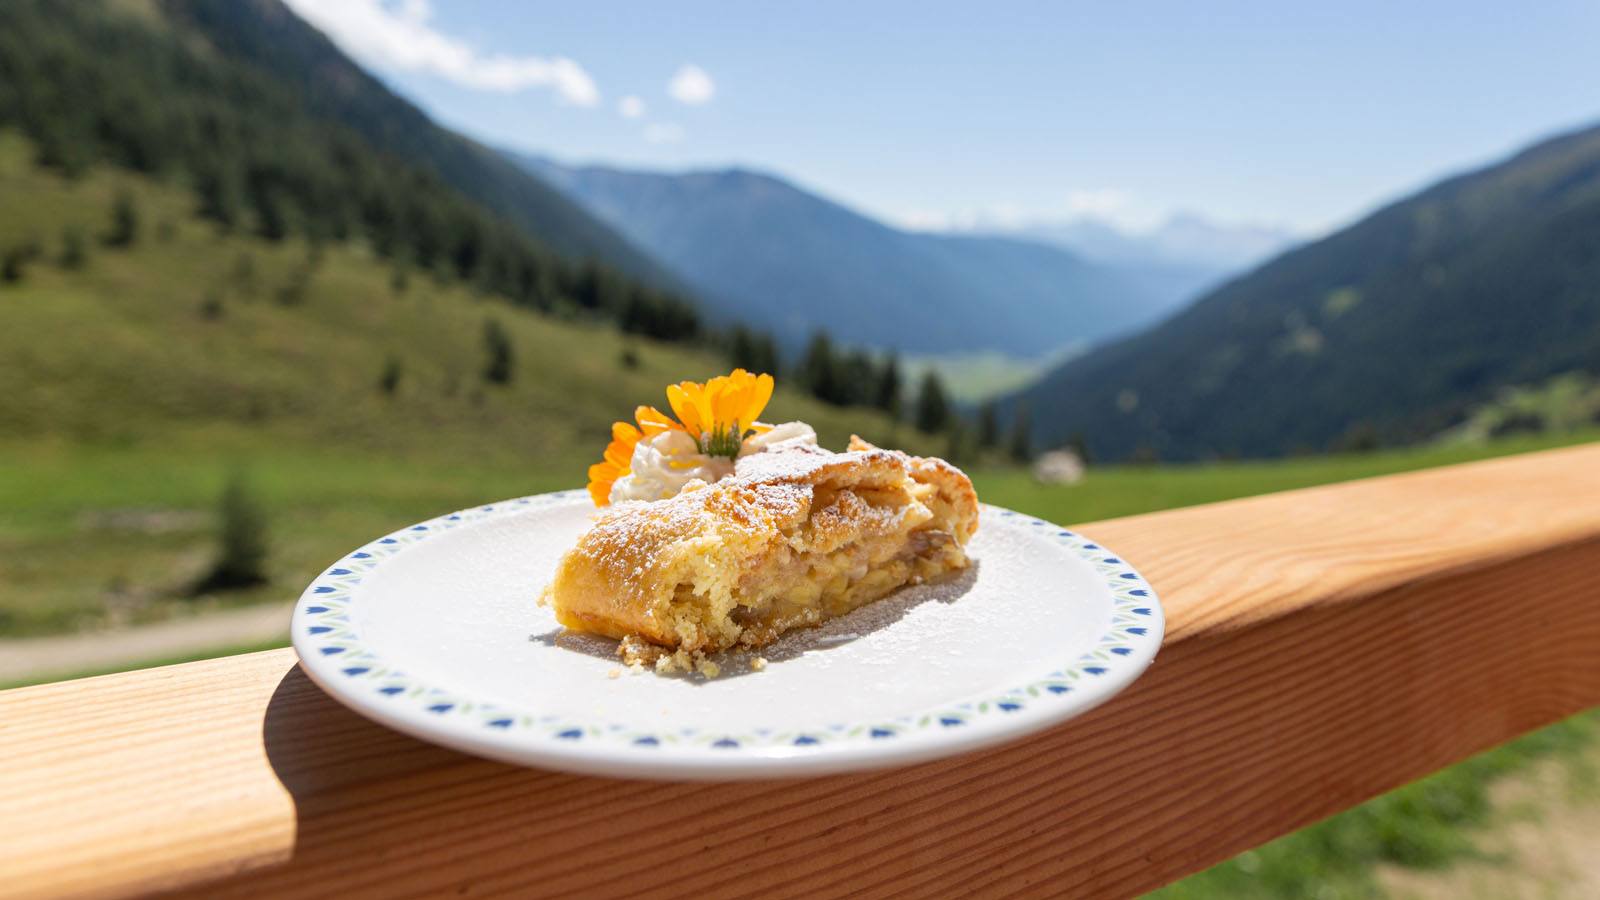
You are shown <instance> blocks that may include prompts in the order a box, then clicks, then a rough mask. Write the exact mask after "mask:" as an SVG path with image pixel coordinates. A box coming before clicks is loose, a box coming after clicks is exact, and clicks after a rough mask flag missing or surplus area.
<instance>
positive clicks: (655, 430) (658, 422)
mask: <svg viewBox="0 0 1600 900" xmlns="http://www.w3.org/2000/svg"><path fill="white" fill-rule="evenodd" d="M633 419H634V421H635V422H638V423H639V429H640V431H642V432H643V433H644V436H645V437H655V436H656V435H658V434H660V433H661V432H663V431H674V430H676V431H682V430H683V426H682V425H679V424H678V423H677V422H674V421H673V420H672V417H671V416H669V415H667V414H666V413H664V412H662V411H661V410H659V409H656V408H655V407H654V406H641V407H638V408H637V409H635V410H634V411H633Z"/></svg>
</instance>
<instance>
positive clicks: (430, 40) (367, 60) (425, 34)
mask: <svg viewBox="0 0 1600 900" xmlns="http://www.w3.org/2000/svg"><path fill="white" fill-rule="evenodd" d="M286 2H287V3H288V4H289V6H290V7H291V8H292V9H293V10H294V11H295V12H296V13H298V14H299V15H300V16H301V17H302V18H304V19H305V20H306V21H308V22H310V23H311V24H312V25H315V26H316V27H317V28H318V29H320V30H321V31H323V32H324V33H325V34H327V35H328V37H329V38H331V39H332V40H333V42H334V43H336V44H338V45H339V47H340V48H341V49H343V50H344V51H345V52H346V53H349V54H350V55H351V56H353V57H355V58H356V59H357V60H358V61H360V62H362V63H364V64H366V65H370V66H373V67H375V68H390V69H400V70H404V71H409V72H430V73H432V74H434V75H438V76H440V77H443V78H446V79H449V80H450V81H453V82H455V83H456V84H460V85H464V86H466V87H469V88H475V89H477V90H483V91H496V92H499V93H515V92H517V91H523V90H529V89H533V88H548V89H550V90H553V91H554V92H555V93H556V96H558V97H560V98H561V99H562V101H564V102H566V103H571V104H573V105H575V106H594V105H596V104H598V103H599V102H600V89H599V88H598V87H596V86H595V83H594V79H593V78H590V77H589V73H588V72H586V71H584V69H583V67H582V66H580V65H578V64H577V63H576V62H573V61H572V60H570V59H567V58H566V57H563V56H555V57H541V56H509V55H506V54H502V53H494V54H487V55H485V54H482V53H479V52H478V51H477V50H476V49H474V48H473V47H472V46H471V45H470V44H468V43H466V42H465V41H461V40H459V39H457V38H453V37H450V36H449V35H447V34H443V33H441V32H439V31H437V30H435V29H434V28H433V26H432V25H430V24H429V22H430V20H431V19H432V18H433V9H432V7H430V6H429V4H428V0H400V2H398V3H395V4H389V5H385V4H384V3H382V2H381V0H286Z"/></svg>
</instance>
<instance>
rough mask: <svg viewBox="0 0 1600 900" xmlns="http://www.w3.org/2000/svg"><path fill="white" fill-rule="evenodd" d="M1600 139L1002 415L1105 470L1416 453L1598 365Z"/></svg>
mask: <svg viewBox="0 0 1600 900" xmlns="http://www.w3.org/2000/svg"><path fill="white" fill-rule="evenodd" d="M1597 285H1600V128H1589V129H1586V130H1582V131H1576V132H1573V133H1570V134H1566V135H1562V136H1560V137H1556V138H1554V139H1551V140H1547V141H1544V142H1542V143H1539V144H1537V145H1534V146H1532V147H1530V148H1528V149H1526V150H1524V151H1522V152H1520V153H1518V154H1516V155H1515V156H1513V157H1511V158H1509V159H1507V160H1504V161H1502V162H1499V163H1497V164H1495V165H1491V166H1489V167H1487V168H1484V169H1481V170H1478V171H1474V172H1470V173H1467V174H1463V175H1460V176H1457V177H1453V178H1449V179H1447V180H1445V181H1442V182H1440V183H1438V184H1435V185H1433V186H1431V187H1429V188H1427V189H1425V190H1423V191H1420V192H1419V193H1417V194H1415V195H1413V196H1410V197H1407V198H1405V199H1402V200H1400V201H1398V202H1395V203H1393V204H1390V205H1388V206H1386V207H1384V208H1382V209H1379V210H1378V211H1376V212H1374V213H1372V214H1371V215H1369V216H1367V217H1366V218H1365V219H1362V220H1361V221H1359V222H1357V223H1355V224H1354V225H1351V226H1350V227H1348V228H1345V229H1343V230H1341V231H1339V232H1336V233H1334V234H1332V235H1330V236H1328V237H1326V238H1324V239H1322V240H1319V241H1316V242H1314V243H1311V244H1308V245H1305V246H1302V247H1299V248H1297V249H1294V250H1291V251H1289V252H1287V253H1285V254H1283V255H1282V256H1279V257H1278V258H1276V259H1274V260H1272V261H1271V262H1268V263H1267V264H1265V265H1263V266H1261V267H1259V268H1257V269H1256V270H1254V271H1252V272H1250V273H1249V274H1247V275H1244V276H1242V277H1240V278H1237V279H1235V280H1233V281H1230V282H1229V283H1227V284H1224V285H1222V286H1221V287H1219V288H1217V289H1216V290H1214V291H1212V292H1211V293H1209V294H1207V295H1206V296H1205V297H1203V298H1201V299H1200V300H1199V301H1198V302H1196V303H1195V304H1194V305H1193V306H1191V307H1189V308H1188V309H1186V310H1184V311H1183V312H1182V313H1180V314H1178V315H1177V316H1174V317H1173V318H1171V319H1169V320H1167V321H1165V322H1163V323H1161V324H1160V325H1158V326H1156V327H1154V328H1152V329H1149V330H1147V331H1145V332H1142V333H1140V334H1137V335H1135V336H1133V337H1129V338H1126V339H1123V340H1121V341H1118V342H1115V343H1112V344H1109V345H1107V346H1104V347H1101V348H1099V349H1096V350H1094V351H1093V352H1090V353H1088V354H1086V355H1084V356H1081V357H1079V358H1077V359H1074V360H1071V361H1070V362H1067V363H1065V364H1064V365H1062V366H1060V367H1059V368H1057V369H1056V370H1054V371H1053V372H1051V373H1049V374H1048V375H1046V376H1045V377H1044V378H1043V379H1041V380H1040V381H1039V382H1038V383H1037V384H1035V385H1034V386H1033V387H1031V388H1029V389H1027V390H1026V391H1024V392H1022V393H1021V394H1019V395H1017V396H1015V397H1014V398H1012V399H1011V400H1010V401H1009V405H1010V406H1012V407H1014V406H1015V404H1016V403H1017V402H1018V401H1021V402H1025V403H1026V404H1027V406H1028V408H1029V409H1030V411H1031V413H1032V420H1033V422H1034V423H1036V426H1037V436H1038V438H1040V440H1041V443H1045V444H1051V443H1055V442H1059V441H1062V440H1065V439H1067V438H1068V437H1070V436H1072V435H1075V434H1081V435H1083V436H1084V437H1085V438H1086V440H1087V442H1088V446H1089V449H1090V451H1091V452H1092V453H1093V454H1094V455H1095V456H1097V457H1100V458H1113V459H1116V458H1125V457H1128V456H1131V455H1135V454H1136V453H1137V454H1138V455H1141V456H1148V455H1151V454H1155V455H1159V457H1160V458H1162V459H1196V458H1204V457H1210V456H1227V455H1234V454H1242V455H1247V456H1270V455H1278V454H1284V453H1289V452H1292V451H1295V450H1300V449H1322V448H1330V447H1339V446H1344V445H1352V444H1366V443H1371V442H1373V441H1378V442H1403V441H1409V440H1417V439H1421V438H1424V437H1427V436H1430V435H1432V434H1435V433H1437V432H1439V431H1440V430H1442V429H1444V428H1446V427H1449V426H1450V425H1452V424H1454V423H1456V422H1459V421H1460V420H1461V419H1462V418H1463V416H1464V415H1465V414H1466V412H1467V411H1468V410H1469V409H1470V408H1471V407H1472V406H1473V405H1475V404H1477V403H1481V402H1483V401H1484V400H1485V399H1487V398H1489V397H1490V396H1492V395H1494V394H1495V393H1496V392H1497V391H1498V390H1500V389H1502V388H1504V387H1506V386H1510V385H1519V384H1531V383H1535V382H1538V381H1541V380H1543V379H1545V378H1548V377H1550V376H1552V375H1555V374H1558V373H1562V372H1567V371H1590V372H1594V371H1597V370H1600V288H1597Z"/></svg>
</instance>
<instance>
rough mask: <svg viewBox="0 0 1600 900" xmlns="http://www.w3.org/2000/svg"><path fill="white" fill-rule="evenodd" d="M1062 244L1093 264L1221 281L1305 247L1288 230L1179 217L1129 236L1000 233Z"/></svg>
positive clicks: (1037, 229) (1076, 227)
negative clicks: (1193, 273) (1187, 271)
mask: <svg viewBox="0 0 1600 900" xmlns="http://www.w3.org/2000/svg"><path fill="white" fill-rule="evenodd" d="M1000 233H1001V234H1014V235H1026V236H1028V237H1032V238H1035V239H1037V240H1042V241H1047V242H1049V243H1052V244H1059V245H1060V246H1063V247H1066V248H1067V249H1069V250H1072V251H1074V252H1076V253H1077V254H1079V255H1080V256H1083V257H1085V258H1087V259H1090V260H1093V261H1095V262H1102V263H1109V264H1122V265H1163V264H1164V265H1169V266H1180V267H1188V268H1191V269H1195V270H1207V271H1211V272H1214V273H1215V274H1216V275H1217V276H1221V275H1223V274H1226V273H1229V272H1238V271H1242V270H1244V269H1248V268H1252V267H1254V266H1256V265H1259V264H1260V263H1263V262H1265V261H1267V260H1268V259H1271V258H1272V257H1274V256H1277V255H1279V254H1280V253H1282V252H1283V251H1285V250H1287V249H1289V248H1290V247H1292V246H1294V245H1295V244H1297V243H1300V242H1301V239H1300V237H1299V235H1297V234H1295V233H1294V232H1293V231H1290V230H1288V229H1286V228H1278V227H1273V226H1267V225H1222V224H1218V223H1216V222H1213V221H1211V220H1210V219H1207V218H1205V217H1203V216H1200V215H1197V214H1195V213H1178V214H1177V215H1174V216H1172V217H1171V218H1169V219H1167V220H1166V221H1165V222H1162V223H1161V224H1160V225H1159V226H1157V227H1155V228H1152V229H1150V230H1148V231H1130V230H1127V229H1123V228H1118V227H1115V226H1113V225H1111V224H1110V223H1107V222H1102V221H1098V220H1095V219H1090V218H1080V219H1075V220H1071V221H1066V222H1054V223H1048V222H1037V223H1032V224H1028V225H1025V226H1022V227H1020V228H1015V229H1010V230H1007V231H1002V232H1000Z"/></svg>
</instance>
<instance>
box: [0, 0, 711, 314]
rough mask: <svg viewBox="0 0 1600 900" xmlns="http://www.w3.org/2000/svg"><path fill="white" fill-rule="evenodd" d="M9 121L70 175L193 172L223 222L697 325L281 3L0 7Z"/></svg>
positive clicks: (644, 268) (526, 294) (199, 197)
mask: <svg viewBox="0 0 1600 900" xmlns="http://www.w3.org/2000/svg"><path fill="white" fill-rule="evenodd" d="M0 126H10V127H14V128H17V129H19V130H21V131H22V132H24V133H25V134H27V135H28V136H29V137H30V138H31V139H32V140H33V141H34V142H35V144H36V147H37V154H38V158H39V159H40V161H41V162H44V163H46V164H47V165H49V166H50V167H51V168H52V169H55V170H56V171H59V172H61V173H63V174H66V175H69V176H71V175H74V174H76V173H78V172H81V171H82V170H84V169H85V168H86V167H88V166H90V165H94V164H98V163H102V162H105V163H111V164H114V165H118V166H122V167H125V168H129V169H132V170H135V171H139V172H143V173H147V174H150V175H153V176H157V177H161V178H164V179H167V180H171V181H173V182H175V183H182V184H187V185H189V186H191V188H192V189H193V191H194V194H195V205H196V207H197V208H198V210H199V212H200V213H201V214H202V215H203V216H205V217H206V218H208V219H210V220H211V221H212V222H214V223H216V225H217V226H218V227H220V228H223V229H238V230H245V231H249V232H252V233H254V234H257V235H259V236H261V237H263V238H266V239H268V240H274V241H276V240H281V239H283V238H285V237H288V236H291V235H293V236H299V237H304V238H308V239H311V240H314V241H318V242H326V241H342V240H346V239H349V238H352V237H355V238H361V239H364V240H365V241H367V242H368V243H369V244H370V245H371V246H372V247H373V248H374V249H375V250H376V251H377V252H378V254H379V255H381V256H383V257H385V258H387V259H390V260H394V261H395V262H396V263H397V264H409V265H416V266H418V267H420V268H424V269H428V270H432V271H436V272H438V273H440V275H441V276H442V277H448V278H455V279H459V280H462V281H469V282H474V283H477V284H480V285H482V286H484V287H485V288H487V289H490V290H493V291H495V292H497V293H501V294H505V295H507V296H510V297H512V298H514V299H515V300H517V301H518V302H519V303H523V304H525V305H528V306H533V307H537V308H541V309H553V308H556V307H558V306H578V307H581V308H584V309H586V310H590V311H593V312H597V313H600V314H603V315H606V316H609V317H611V318H613V319H616V320H618V321H620V322H621V323H622V324H623V325H624V326H625V327H627V328H629V329H630V330H634V331H639V332H645V333H649V334H652V335H656V336H661V337H684V336H690V335H693V334H694V332H695V331H696V329H697V317H696V313H695V311H694V310H693V308H692V307H691V306H690V305H688V304H687V303H685V302H684V301H683V300H682V299H681V298H679V297H676V296H673V295H672V293H671V291H670V289H669V290H663V289H662V286H661V285H662V283H664V282H666V281H667V280H669V279H667V278H666V276H665V275H664V274H661V273H659V272H657V271H655V270H653V269H652V267H651V266H649V265H647V264H645V262H643V261H642V260H641V259H640V258H638V257H637V255H636V254H633V251H631V250H630V249H629V248H628V247H627V245H626V244H625V243H624V242H622V241H621V239H620V238H617V237H616V236H615V234H613V233H612V232H610V230H609V229H608V228H606V227H605V226H603V225H601V224H600V223H598V222H596V221H595V220H593V218H592V217H590V216H588V215H587V214H586V213H583V212H582V211H581V210H579V209H578V208H577V207H575V206H573V205H572V204H571V203H570V202H568V201H567V200H565V199H564V198H562V197H561V196H560V195H559V194H557V193H555V192H553V191H550V190H549V189H548V188H546V187H545V186H544V185H542V184H541V183H540V182H538V181H537V179H534V178H532V177H530V176H528V175H527V174H526V173H523V172H520V171H519V170H517V169H515V168H514V167H511V166H509V165H508V164H506V163H505V162H504V161H503V160H501V159H500V158H499V157H498V156H496V155H494V154H490V153H487V152H485V151H483V150H482V148H479V147H477V146H476V145H473V144H471V143H470V142H468V141H466V140H465V139H463V138H460V137H458V136H456V135H454V134H452V133H450V132H447V131H444V130H442V129H440V128H438V127H436V126H434V125H433V124H432V123H431V122H430V121H429V120H428V119H427V118H426V117H424V116H423V115H422V114H421V113H420V112H418V111H417V110H416V109H415V108H414V107H412V106H410V105H409V104H407V103H405V102H404V101H402V100H400V99H399V98H397V97H395V96H394V95H392V94H390V93H389V92H388V91H386V90H385V89H384V88H383V87H382V86H381V85H379V84H378V83H377V82H376V81H374V80H373V79H371V78H369V77H368V76H366V75H365V74H364V73H362V72H361V70H360V69H358V68H356V67H355V66H354V65H353V64H351V63H350V62H349V61H348V60H346V59H345V58H344V57H343V56H342V55H341V54H340V53H339V52H338V51H337V50H335V49H334V48H333V46H332V45H331V44H329V43H328V42H327V41H326V40H325V39H324V38H323V37H322V36H321V35H320V34H319V33H318V32H316V31H315V30H313V29H311V28H310V27H309V26H306V25H305V24H304V23H302V22H300V20H298V19H296V18H295V17H294V16H292V15H291V14H290V13H289V12H288V11H287V10H285V9H284V8H283V7H282V6H281V5H280V4H279V3H278V2H277V0H248V2H241V3H232V2H212V0H169V2H165V3H161V4H159V5H157V4H155V3H154V2H152V0H118V2H115V3H110V2H104V3H102V2H84V3H71V4H65V3H45V2H41V0H16V2H11V3H6V4H3V5H0ZM630 254H632V255H630ZM591 258H592V259H611V260H614V261H615V262H616V263H617V264H618V265H621V266H624V267H627V268H630V269H632V270H633V271H635V272H642V273H644V276H645V277H653V276H659V277H657V278H656V280H655V281H654V282H653V283H649V284H647V283H645V282H643V281H640V280H639V279H638V278H629V277H628V276H626V275H625V274H623V273H622V272H621V271H620V270H618V269H615V268H612V267H610V266H608V265H606V264H604V263H600V262H595V261H592V259H591ZM669 287H670V286H669Z"/></svg>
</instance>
